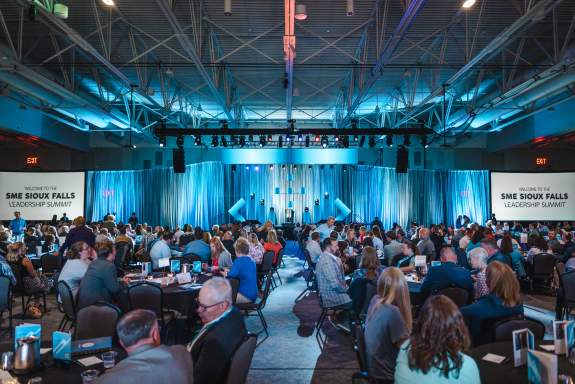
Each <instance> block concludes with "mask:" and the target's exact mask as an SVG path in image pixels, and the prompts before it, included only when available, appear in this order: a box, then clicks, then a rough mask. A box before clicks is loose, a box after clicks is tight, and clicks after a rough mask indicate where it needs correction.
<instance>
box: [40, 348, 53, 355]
mask: <svg viewBox="0 0 575 384" xmlns="http://www.w3.org/2000/svg"><path fill="white" fill-rule="evenodd" d="M51 350H52V348H40V354H42V355H43V354H45V353H48V352H50V351H51Z"/></svg>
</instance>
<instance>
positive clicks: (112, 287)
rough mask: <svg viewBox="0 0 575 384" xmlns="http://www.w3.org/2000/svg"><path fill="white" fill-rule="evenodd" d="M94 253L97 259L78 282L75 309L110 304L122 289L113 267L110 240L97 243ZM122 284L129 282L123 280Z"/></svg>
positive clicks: (112, 246)
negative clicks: (97, 304) (100, 303)
mask: <svg viewBox="0 0 575 384" xmlns="http://www.w3.org/2000/svg"><path fill="white" fill-rule="evenodd" d="M95 251H96V256H97V259H96V260H94V261H92V262H91V263H90V265H89V266H88V270H87V271H86V274H85V275H84V277H83V278H82V280H81V281H80V288H79V291H78V301H77V304H76V308H77V309H81V308H84V307H87V306H88V305H92V304H96V303H98V302H103V303H112V301H113V299H114V298H115V297H116V296H118V295H119V294H120V293H121V292H122V289H123V287H122V285H121V284H120V283H119V282H118V274H117V271H116V266H115V265H114V260H115V258H116V248H115V247H114V243H113V242H112V241H111V240H107V241H102V242H98V243H96V248H95ZM124 282H126V283H128V282H129V280H128V279H127V278H124Z"/></svg>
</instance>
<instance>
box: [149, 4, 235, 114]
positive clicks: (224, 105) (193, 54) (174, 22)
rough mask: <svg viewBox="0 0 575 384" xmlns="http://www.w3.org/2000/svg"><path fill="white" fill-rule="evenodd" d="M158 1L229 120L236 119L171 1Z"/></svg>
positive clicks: (183, 46)
mask: <svg viewBox="0 0 575 384" xmlns="http://www.w3.org/2000/svg"><path fill="white" fill-rule="evenodd" d="M156 3H157V4H158V6H159V7H160V9H161V10H162V12H163V13H164V16H165V17H166V19H167V20H168V23H169V24H170V26H171V27H172V29H173V31H174V33H175V34H176V37H177V39H178V41H179V42H180V45H181V46H182V48H183V49H184V51H185V52H186V54H187V55H188V56H189V57H190V58H191V59H192V60H193V61H194V64H195V65H196V69H197V70H198V72H199V73H200V76H201V77H202V78H203V79H204V81H205V82H206V85H207V87H208V88H209V89H210V92H211V94H212V96H213V97H214V98H215V99H216V102H217V103H218V104H220V105H221V107H222V109H223V110H224V113H225V115H226V117H227V118H228V120H229V121H235V117H234V116H233V114H232V112H231V109H230V106H229V105H228V103H227V101H226V97H225V96H224V95H223V94H222V93H221V92H220V90H219V89H218V87H217V86H216V84H215V83H214V81H213V80H212V78H211V76H210V74H209V73H208V71H207V70H206V68H205V67H204V65H203V64H202V59H201V58H200V56H199V55H198V53H197V52H196V49H195V47H194V45H193V44H192V42H191V41H190V39H189V37H188V35H187V34H186V33H185V31H184V29H183V28H182V26H181V25H180V23H179V21H178V19H177V17H176V15H175V14H174V11H173V10H172V8H171V6H170V4H171V2H168V1H166V0H156Z"/></svg>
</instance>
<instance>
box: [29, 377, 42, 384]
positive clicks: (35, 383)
mask: <svg viewBox="0 0 575 384" xmlns="http://www.w3.org/2000/svg"><path fill="white" fill-rule="evenodd" d="M28 384H42V378H41V377H33V378H31V379H30V380H28Z"/></svg>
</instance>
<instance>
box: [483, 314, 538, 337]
mask: <svg viewBox="0 0 575 384" xmlns="http://www.w3.org/2000/svg"><path fill="white" fill-rule="evenodd" d="M525 328H527V329H529V330H530V331H531V332H533V336H534V337H535V340H543V336H545V325H543V323H541V322H540V321H537V320H534V319H516V320H503V321H500V322H498V323H496V324H495V326H494V330H493V332H494V338H495V341H512V340H513V331H517V330H519V329H525Z"/></svg>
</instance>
